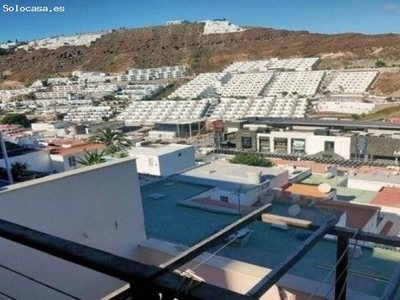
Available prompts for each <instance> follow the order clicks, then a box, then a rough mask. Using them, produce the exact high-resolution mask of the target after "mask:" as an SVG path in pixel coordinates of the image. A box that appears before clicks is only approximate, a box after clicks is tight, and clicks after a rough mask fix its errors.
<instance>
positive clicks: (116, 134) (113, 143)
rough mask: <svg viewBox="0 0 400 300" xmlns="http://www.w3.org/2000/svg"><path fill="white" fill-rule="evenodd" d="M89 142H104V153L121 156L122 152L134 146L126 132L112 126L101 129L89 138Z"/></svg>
mask: <svg viewBox="0 0 400 300" xmlns="http://www.w3.org/2000/svg"><path fill="white" fill-rule="evenodd" d="M89 142H93V143H101V144H104V145H105V146H106V150H105V151H104V153H105V154H106V155H116V156H120V152H124V151H126V150H127V149H128V148H129V147H131V146H132V142H131V141H130V140H129V139H128V138H127V137H126V135H125V134H124V133H122V132H121V131H118V130H113V129H110V128H106V129H101V130H99V131H98V132H97V133H95V134H94V135H92V136H91V137H90V138H89Z"/></svg>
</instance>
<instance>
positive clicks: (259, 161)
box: [231, 153, 274, 167]
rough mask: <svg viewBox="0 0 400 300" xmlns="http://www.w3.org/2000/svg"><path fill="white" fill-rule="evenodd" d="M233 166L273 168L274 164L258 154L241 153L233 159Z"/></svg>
mask: <svg viewBox="0 0 400 300" xmlns="http://www.w3.org/2000/svg"><path fill="white" fill-rule="evenodd" d="M231 163H233V164H242V165H248V166H257V167H272V166H273V165H274V164H273V163H272V162H271V161H270V160H269V159H267V158H265V157H264V156H262V155H261V154H258V153H240V154H237V155H235V157H234V158H232V159H231Z"/></svg>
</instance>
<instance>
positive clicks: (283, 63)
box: [224, 57, 320, 73]
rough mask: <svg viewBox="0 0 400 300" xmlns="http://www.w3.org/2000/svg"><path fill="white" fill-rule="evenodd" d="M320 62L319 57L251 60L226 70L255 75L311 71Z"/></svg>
mask: <svg viewBox="0 0 400 300" xmlns="http://www.w3.org/2000/svg"><path fill="white" fill-rule="evenodd" d="M319 61H320V58H319V57H310V58H289V59H279V58H271V59H268V60H251V61H240V62H234V63H232V64H231V65H229V66H228V67H226V68H225V69H224V72H231V73H241V72H244V73H254V72H267V71H271V70H272V71H273V70H279V71H282V70H285V71H311V70H314V68H315V66H316V65H317V64H318V62H319Z"/></svg>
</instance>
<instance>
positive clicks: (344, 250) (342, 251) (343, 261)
mask: <svg viewBox="0 0 400 300" xmlns="http://www.w3.org/2000/svg"><path fill="white" fill-rule="evenodd" d="M348 260H349V239H348V238H345V237H341V236H338V238H337V248H336V281H335V282H336V284H335V300H346V289H347V274H348V270H347V268H348Z"/></svg>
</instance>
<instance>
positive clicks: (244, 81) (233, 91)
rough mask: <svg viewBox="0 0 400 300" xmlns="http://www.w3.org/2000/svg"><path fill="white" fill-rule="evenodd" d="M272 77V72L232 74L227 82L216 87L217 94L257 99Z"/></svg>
mask: <svg viewBox="0 0 400 300" xmlns="http://www.w3.org/2000/svg"><path fill="white" fill-rule="evenodd" d="M272 77H273V73H272V72H270V73H251V74H233V75H232V76H231V78H230V79H229V81H228V82H226V83H225V84H223V85H221V86H220V87H217V94H219V95H221V96H223V97H257V96H260V95H261V93H262V92H263V90H264V88H265V86H266V85H267V84H268V82H269V81H270V80H271V79H272Z"/></svg>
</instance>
